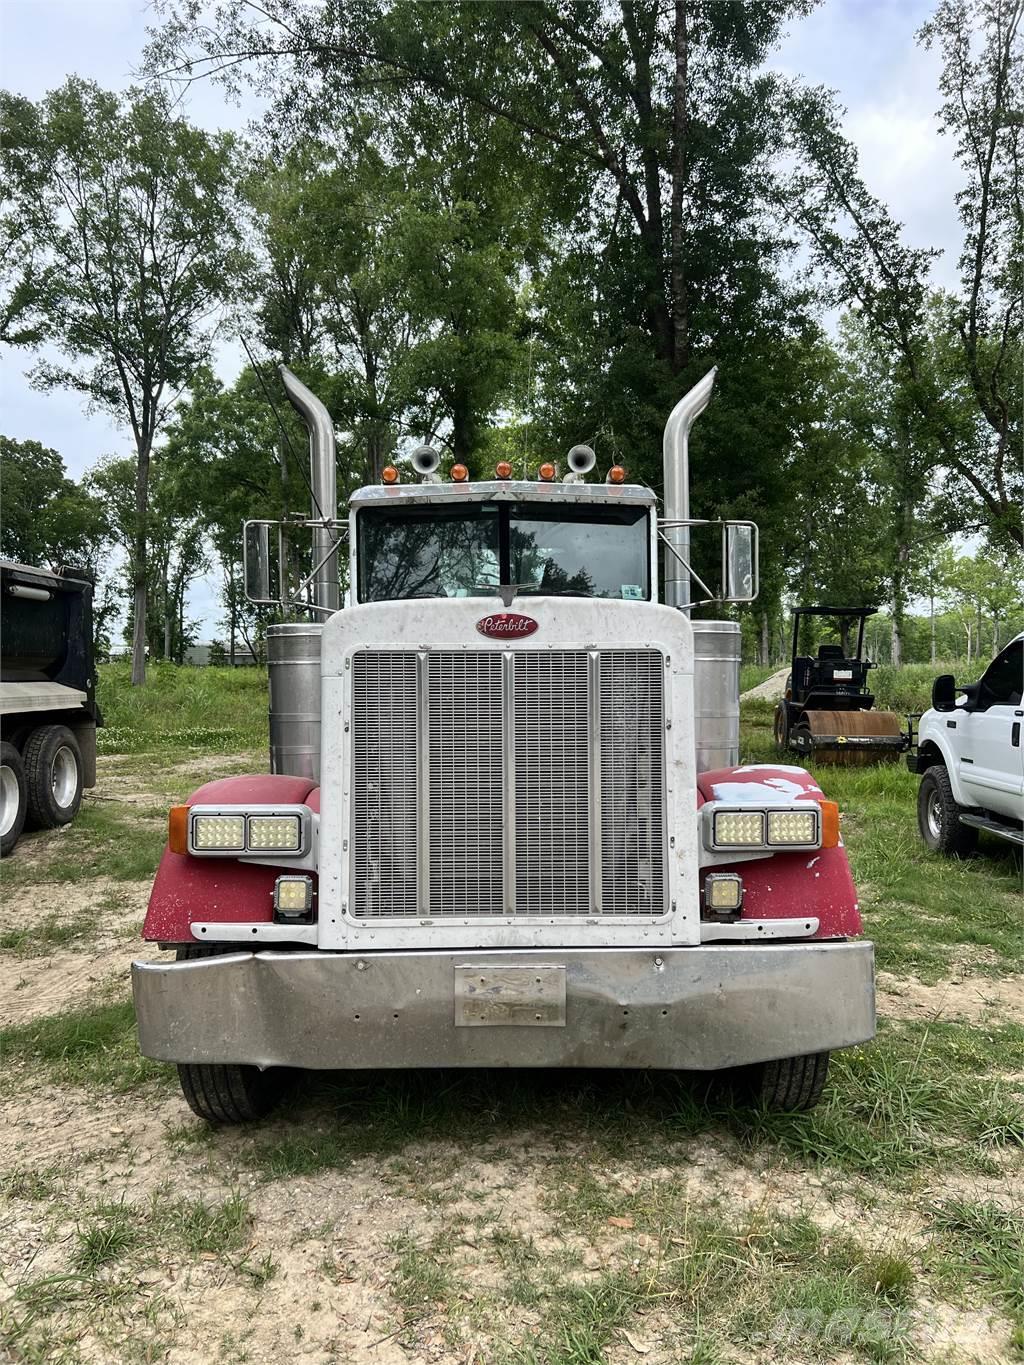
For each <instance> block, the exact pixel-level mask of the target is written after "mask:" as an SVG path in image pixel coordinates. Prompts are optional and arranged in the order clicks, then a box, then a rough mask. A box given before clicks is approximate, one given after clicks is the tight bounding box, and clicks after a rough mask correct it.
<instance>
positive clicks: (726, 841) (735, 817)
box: [712, 810, 764, 848]
mask: <svg viewBox="0 0 1024 1365" xmlns="http://www.w3.org/2000/svg"><path fill="white" fill-rule="evenodd" d="M712 837H713V839H714V844H715V847H716V848H760V847H763V846H764V811H763V810H718V811H715V823H714V833H713V836H712Z"/></svg>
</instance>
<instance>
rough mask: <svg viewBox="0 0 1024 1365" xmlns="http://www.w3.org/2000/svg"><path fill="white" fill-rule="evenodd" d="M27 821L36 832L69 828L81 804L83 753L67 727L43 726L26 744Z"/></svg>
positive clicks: (35, 731) (30, 736)
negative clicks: (63, 827)
mask: <svg viewBox="0 0 1024 1365" xmlns="http://www.w3.org/2000/svg"><path fill="white" fill-rule="evenodd" d="M24 754H25V784H26V788H27V792H28V819H29V823H30V824H32V825H34V826H35V827H36V829H56V828H57V827H58V826H60V825H69V824H70V823H71V821H72V820H73V819H74V818H75V816H76V815H77V814H78V808H79V806H80V805H81V804H82V767H83V765H82V751H81V749H80V748H79V747H78V740H77V739H75V737H74V735H73V734H72V733H71V731H70V730H69V729H68V728H67V726H66V725H40V727H39V729H38V730H33V731H32V733H31V734H30V735H29V737H28V739H27V740H26V741H25V750H24Z"/></svg>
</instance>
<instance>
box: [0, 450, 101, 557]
mask: <svg viewBox="0 0 1024 1365" xmlns="http://www.w3.org/2000/svg"><path fill="white" fill-rule="evenodd" d="M0 471H2V478H3V516H2V518H0V554H3V555H4V556H5V557H7V558H9V559H16V560H18V561H20V562H21V563H22V564H40V565H46V566H48V567H49V568H51V569H58V568H62V567H63V568H72V567H73V568H78V569H85V570H86V571H87V572H88V573H89V574H90V575H92V576H93V577H95V576H96V574H97V571H98V569H99V562H100V559H101V557H102V554H103V550H104V547H105V545H106V543H107V542H108V540H109V538H110V525H109V521H108V517H107V512H106V508H105V506H104V504H103V502H102V500H101V499H99V498H96V497H93V496H92V495H91V494H90V493H89V492H88V491H87V490H86V489H84V488H82V487H81V486H80V485H79V484H76V483H75V482H74V481H73V480H71V479H69V478H68V477H67V474H66V472H65V468H64V461H63V460H62V459H61V457H60V456H59V455H58V454H57V452H56V451H55V450H50V449H49V448H48V447H47V446H43V445H40V443H39V442H38V441H15V440H13V439H12V438H11V437H10V436H0Z"/></svg>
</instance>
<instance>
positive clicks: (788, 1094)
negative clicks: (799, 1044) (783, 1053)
mask: <svg viewBox="0 0 1024 1365" xmlns="http://www.w3.org/2000/svg"><path fill="white" fill-rule="evenodd" d="M828 1059H829V1054H828V1053H827V1052H811V1053H809V1054H807V1055H806V1056H803V1057H781V1058H780V1059H779V1060H778V1061H774V1062H759V1063H758V1064H757V1065H756V1066H752V1067H750V1068H749V1070H748V1071H747V1073H746V1075H747V1080H748V1082H749V1090H748V1094H749V1096H750V1099H751V1100H753V1102H754V1103H755V1104H758V1105H763V1106H764V1108H765V1109H771V1110H773V1111H777V1112H780V1113H789V1114H796V1113H804V1112H805V1111H806V1110H808V1109H813V1108H814V1107H815V1105H816V1104H817V1103H818V1101H819V1100H820V1099H821V1094H822V1091H823V1090H824V1089H825V1081H826V1079H827V1078H828Z"/></svg>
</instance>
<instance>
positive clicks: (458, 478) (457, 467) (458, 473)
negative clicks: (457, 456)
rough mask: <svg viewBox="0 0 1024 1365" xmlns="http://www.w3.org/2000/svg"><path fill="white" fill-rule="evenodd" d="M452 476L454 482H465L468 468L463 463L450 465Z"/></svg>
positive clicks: (467, 476)
mask: <svg viewBox="0 0 1024 1365" xmlns="http://www.w3.org/2000/svg"><path fill="white" fill-rule="evenodd" d="M452 478H453V479H454V480H455V482H456V483H465V482H466V480H467V479H468V478H469V470H468V469H467V468H466V466H465V465H464V464H453V465H452Z"/></svg>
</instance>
